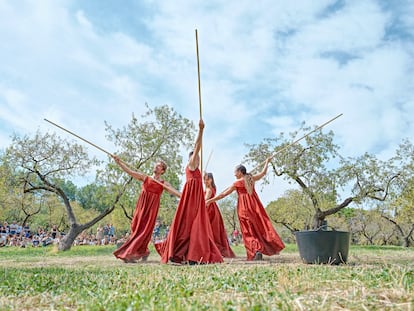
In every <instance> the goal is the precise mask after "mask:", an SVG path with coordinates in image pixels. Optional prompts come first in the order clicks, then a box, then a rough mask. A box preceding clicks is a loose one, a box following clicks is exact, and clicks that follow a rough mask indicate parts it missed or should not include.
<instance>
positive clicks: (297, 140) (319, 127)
mask: <svg viewBox="0 0 414 311" xmlns="http://www.w3.org/2000/svg"><path fill="white" fill-rule="evenodd" d="M342 115H343V113H340V114H338V115H337V116H336V117H334V118H332V119H330V120H329V121H326V122H325V123H324V124H322V125H320V126H318V127H317V128H315V129H314V130H312V131H310V132H309V133H307V134H305V135H303V136H302V137H301V138H298V139H296V140H295V141H294V142H292V143H290V144H289V145H287V146H285V147H283V148H282V149H279V150H278V151H276V152H275V153H274V154H272V155H271V156H270V158H273V157H274V156H275V155H277V154H278V153H280V152H282V151H284V150H286V149H287V148H289V147H290V146H293V145H294V144H296V143H298V142H299V141H300V140H302V139H304V138H306V137H308V136H309V135H310V134H312V133H314V132H316V131H317V130H319V129H321V128H323V127H324V126H325V125H327V124H328V123H331V122H332V121H334V120H335V119H338V118H339V117H340V116H342ZM265 162H266V161H263V162H261V163H260V164H259V165H258V166H256V167H255V168H254V169H253V170H252V172H254V171H255V170H257V169H258V168H259V167H260V166H262V165H263V163H265Z"/></svg>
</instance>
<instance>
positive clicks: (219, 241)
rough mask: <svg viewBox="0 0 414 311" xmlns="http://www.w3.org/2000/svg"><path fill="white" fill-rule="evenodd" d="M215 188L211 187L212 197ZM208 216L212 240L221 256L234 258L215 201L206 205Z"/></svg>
mask: <svg viewBox="0 0 414 311" xmlns="http://www.w3.org/2000/svg"><path fill="white" fill-rule="evenodd" d="M215 195H216V190H215V189H214V188H212V189H211V197H212V198H214V196H215ZM207 213H208V217H209V219H210V224H211V229H212V231H213V237H214V242H215V243H216V245H217V247H218V249H219V250H220V253H221V255H222V256H223V257H227V258H234V257H236V255H235V254H234V252H233V250H232V249H231V248H230V244H229V240H228V238H227V233H226V229H224V223H223V218H222V217H221V213H220V210H219V208H218V206H217V203H216V202H213V203H211V204H210V205H209V206H208V207H207Z"/></svg>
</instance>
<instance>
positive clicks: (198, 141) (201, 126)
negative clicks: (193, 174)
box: [188, 119, 204, 171]
mask: <svg viewBox="0 0 414 311" xmlns="http://www.w3.org/2000/svg"><path fill="white" fill-rule="evenodd" d="M198 128H199V129H198V135H197V139H196V141H195V145H194V150H193V154H192V156H191V158H190V160H189V161H188V166H189V168H190V169H191V170H192V171H193V170H195V169H196V168H197V166H198V164H197V161H196V158H197V156H198V153H199V152H200V150H201V145H202V143H203V131H204V121H203V120H202V119H200V122H199V123H198Z"/></svg>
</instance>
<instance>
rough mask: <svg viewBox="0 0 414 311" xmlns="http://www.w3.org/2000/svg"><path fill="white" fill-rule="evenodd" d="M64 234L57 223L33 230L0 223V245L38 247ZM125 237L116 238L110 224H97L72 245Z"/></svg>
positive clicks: (105, 242) (104, 243)
mask: <svg viewBox="0 0 414 311" xmlns="http://www.w3.org/2000/svg"><path fill="white" fill-rule="evenodd" d="M64 236H65V232H62V231H60V230H59V229H58V226H57V225H53V226H52V227H51V228H50V229H47V228H46V229H45V228H42V227H39V228H37V230H33V229H31V228H30V226H29V225H28V224H26V225H24V226H22V225H21V224H19V223H17V222H16V221H13V222H12V223H10V224H9V223H8V222H7V221H5V222H1V223H0V247H4V246H17V247H39V246H48V245H53V244H59V242H60V240H61V239H62V238H63V237H64ZM126 239H127V235H122V236H121V237H119V238H117V237H116V236H115V227H114V226H113V225H112V224H106V225H104V226H101V225H99V226H98V228H97V230H96V234H92V233H91V232H87V231H85V232H82V233H81V234H80V235H78V236H77V238H76V239H75V241H74V242H73V245H109V244H114V245H115V244H118V243H123V242H124V241H125V240H126Z"/></svg>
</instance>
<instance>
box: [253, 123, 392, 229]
mask: <svg viewBox="0 0 414 311" xmlns="http://www.w3.org/2000/svg"><path fill="white" fill-rule="evenodd" d="M309 130H310V128H309V127H308V128H306V127H304V131H309ZM297 134H298V132H293V133H290V134H289V137H290V139H286V137H285V135H284V133H281V134H280V135H279V137H278V138H266V139H264V141H263V142H262V143H259V144H257V145H249V147H250V150H249V152H248V154H247V155H246V156H245V159H246V160H247V161H249V162H252V163H255V164H258V163H263V161H264V159H265V157H267V156H270V155H274V157H273V159H272V162H271V167H272V170H271V171H272V173H273V174H274V175H275V176H282V177H283V178H284V179H285V180H287V181H288V182H289V183H295V184H296V185H298V186H299V187H300V189H301V191H302V192H303V193H304V194H305V195H306V196H307V197H308V198H309V200H310V202H311V203H312V207H313V210H314V214H313V219H312V224H311V227H312V228H314V229H317V228H319V227H321V226H322V225H323V223H324V220H325V218H326V217H327V216H329V215H333V214H335V213H337V212H339V211H340V210H342V209H343V208H345V207H347V206H348V205H349V204H351V203H352V202H357V203H359V202H362V201H364V200H367V199H371V200H379V201H384V200H385V199H386V197H387V195H388V193H389V189H390V185H391V184H392V182H393V181H394V180H395V179H396V178H398V176H399V174H400V172H399V171H393V170H392V169H391V167H389V166H387V165H386V163H384V162H381V161H379V160H377V159H376V158H375V157H374V156H372V155H369V154H367V153H366V154H364V155H362V156H360V157H356V158H351V157H350V158H345V157H342V156H340V154H339V146H338V145H336V144H334V142H333V137H334V135H333V132H332V131H331V132H328V133H323V132H322V130H318V131H316V132H315V133H314V134H313V135H309V136H307V137H306V138H305V139H304V140H302V141H301V143H296V144H294V145H292V146H290V147H288V148H285V147H287V146H288V145H289V144H290V141H293V140H294V137H296V136H297ZM338 159H339V160H338ZM335 166H336V167H337V168H333V167H335ZM268 178H269V177H268V176H267V177H266V179H265V182H268ZM340 191H342V192H343V193H346V192H349V194H348V195H345V197H344V198H342V197H341V195H340Z"/></svg>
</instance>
